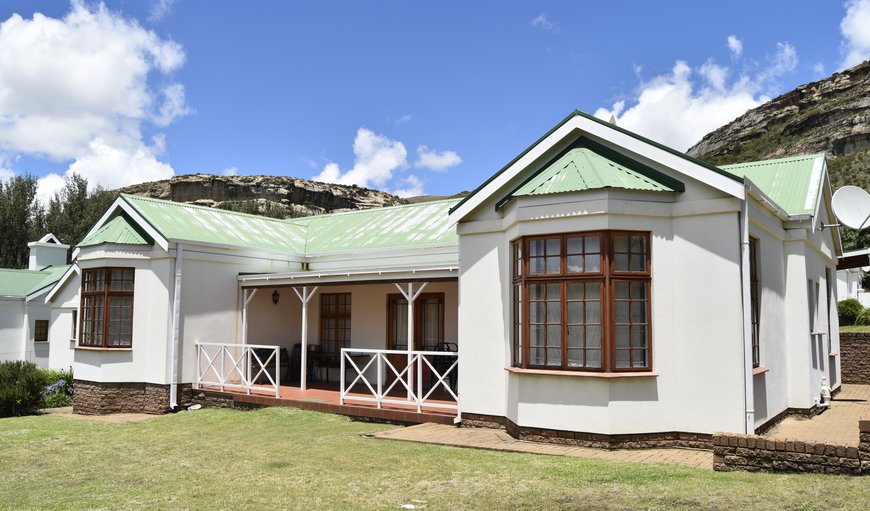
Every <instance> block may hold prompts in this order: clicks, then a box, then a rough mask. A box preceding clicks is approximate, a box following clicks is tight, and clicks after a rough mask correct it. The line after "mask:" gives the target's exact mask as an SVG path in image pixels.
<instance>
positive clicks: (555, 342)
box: [547, 325, 562, 346]
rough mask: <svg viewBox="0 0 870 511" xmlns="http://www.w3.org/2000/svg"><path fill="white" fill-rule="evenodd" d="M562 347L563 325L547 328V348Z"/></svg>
mask: <svg viewBox="0 0 870 511" xmlns="http://www.w3.org/2000/svg"><path fill="white" fill-rule="evenodd" d="M561 345H562V325H556V326H548V327H547V346H561Z"/></svg>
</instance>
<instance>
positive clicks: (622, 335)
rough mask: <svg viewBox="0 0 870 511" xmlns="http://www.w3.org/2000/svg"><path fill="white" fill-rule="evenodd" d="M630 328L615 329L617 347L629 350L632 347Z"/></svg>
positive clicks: (619, 327) (620, 327)
mask: <svg viewBox="0 0 870 511" xmlns="http://www.w3.org/2000/svg"><path fill="white" fill-rule="evenodd" d="M629 332H630V327H627V326H618V327H616V329H615V334H614V335H615V337H616V347H617V348H628V347H630V346H631V338H630V337H629Z"/></svg>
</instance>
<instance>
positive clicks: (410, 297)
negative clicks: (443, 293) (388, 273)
mask: <svg viewBox="0 0 870 511" xmlns="http://www.w3.org/2000/svg"><path fill="white" fill-rule="evenodd" d="M427 285H429V283H428V282H423V283H422V284H420V288H419V289H417V291H414V283H413V282H408V290H407V291H405V290H404V289H402V286H400V285H399V283H398V282H396V283H395V286H396V289H398V290H399V292H400V293H402V296H404V297H405V300H407V301H408V345H407V351H408V399H412V398H413V397H414V395H413V392H412V391H411V389H413V388H414V368H413V367H412V366H411V359H412V358H413V355H412V354H411V352H413V351H414V301H415V300H416V299H417V298H418V297H419V296H420V293H422V292H423V290H424V289H426V286H427ZM417 390H418V391H419V390H420V389H417Z"/></svg>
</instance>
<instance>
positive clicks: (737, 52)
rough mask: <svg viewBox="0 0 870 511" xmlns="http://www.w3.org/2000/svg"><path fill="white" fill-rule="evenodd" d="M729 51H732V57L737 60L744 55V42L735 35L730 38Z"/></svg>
mask: <svg viewBox="0 0 870 511" xmlns="http://www.w3.org/2000/svg"><path fill="white" fill-rule="evenodd" d="M728 49H729V50H731V56H732V57H734V58H735V59H738V58H740V56H741V55H743V40H741V39H740V38H739V37H737V36H736V35H734V34H731V35H729V36H728Z"/></svg>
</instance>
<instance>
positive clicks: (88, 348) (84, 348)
mask: <svg viewBox="0 0 870 511" xmlns="http://www.w3.org/2000/svg"><path fill="white" fill-rule="evenodd" d="M75 349H77V350H82V351H133V348H105V347H102V346H76V347H75Z"/></svg>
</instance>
